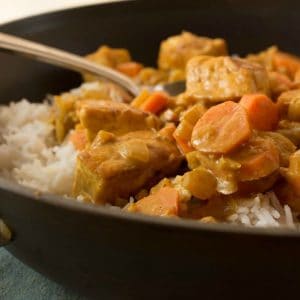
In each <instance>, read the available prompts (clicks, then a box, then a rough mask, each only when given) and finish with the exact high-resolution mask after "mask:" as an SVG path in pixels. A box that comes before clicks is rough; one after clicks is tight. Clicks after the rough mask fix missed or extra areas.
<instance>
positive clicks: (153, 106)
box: [140, 92, 169, 114]
mask: <svg viewBox="0 0 300 300" xmlns="http://www.w3.org/2000/svg"><path fill="white" fill-rule="evenodd" d="M168 103H169V97H168V96H167V95H166V94H165V93H162V92H154V93H153V94H152V95H151V96H149V97H148V98H147V99H146V100H145V101H144V102H143V103H142V105H141V106H140V109H141V110H143V111H146V112H151V113H153V114H156V113H159V112H160V111H162V110H163V109H164V108H166V107H167V105H168Z"/></svg>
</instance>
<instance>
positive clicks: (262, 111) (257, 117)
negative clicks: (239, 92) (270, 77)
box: [240, 94, 279, 131]
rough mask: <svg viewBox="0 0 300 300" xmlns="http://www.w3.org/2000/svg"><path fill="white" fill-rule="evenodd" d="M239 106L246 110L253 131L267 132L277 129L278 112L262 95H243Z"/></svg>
mask: <svg viewBox="0 0 300 300" xmlns="http://www.w3.org/2000/svg"><path fill="white" fill-rule="evenodd" d="M240 104H241V105H242V106H243V107H244V108H245V109H246V110H247V113H248V116H249V121H250V123H251V125H252V127H253V128H254V129H257V130H264V131H269V130H273V129H275V128H276V127H277V124H278V121H279V111H278V107H277V105H276V104H275V103H274V102H272V100H271V99H270V98H268V97H267V96H266V95H264V94H248V95H244V96H243V97H242V99H241V100H240Z"/></svg>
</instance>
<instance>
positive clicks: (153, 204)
mask: <svg viewBox="0 0 300 300" xmlns="http://www.w3.org/2000/svg"><path fill="white" fill-rule="evenodd" d="M178 200H179V194H178V192H177V190H176V189H174V188H172V187H168V186H166V187H163V188H161V189H160V190H158V191H157V192H156V193H155V194H152V195H149V196H147V197H145V198H143V199H141V200H139V201H138V202H137V203H136V204H135V209H136V211H137V212H141V213H144V214H147V215H154V216H177V215H178Z"/></svg>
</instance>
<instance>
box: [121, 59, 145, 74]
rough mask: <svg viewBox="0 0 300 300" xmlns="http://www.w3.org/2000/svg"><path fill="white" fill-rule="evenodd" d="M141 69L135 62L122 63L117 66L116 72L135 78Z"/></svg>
mask: <svg viewBox="0 0 300 300" xmlns="http://www.w3.org/2000/svg"><path fill="white" fill-rule="evenodd" d="M142 69H143V65H142V64H139V63H137V62H135V61H130V62H124V63H121V64H118V65H117V70H118V71H119V72H121V73H123V74H125V75H127V76H129V77H135V76H136V75H138V74H139V73H140V71H141V70H142Z"/></svg>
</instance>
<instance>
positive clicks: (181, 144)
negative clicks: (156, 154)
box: [173, 131, 195, 154]
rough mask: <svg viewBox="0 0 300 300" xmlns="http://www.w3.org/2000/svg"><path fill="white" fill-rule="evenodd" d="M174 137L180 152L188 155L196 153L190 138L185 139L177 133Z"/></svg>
mask: <svg viewBox="0 0 300 300" xmlns="http://www.w3.org/2000/svg"><path fill="white" fill-rule="evenodd" d="M173 137H174V139H175V141H176V143H177V145H178V148H179V150H180V151H181V153H182V154H186V153H189V152H191V151H194V150H195V149H194V148H193V146H192V145H191V143H190V137H191V135H190V136H189V138H188V137H187V138H183V137H182V136H180V135H179V134H178V133H177V132H176V131H174V133H173Z"/></svg>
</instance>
